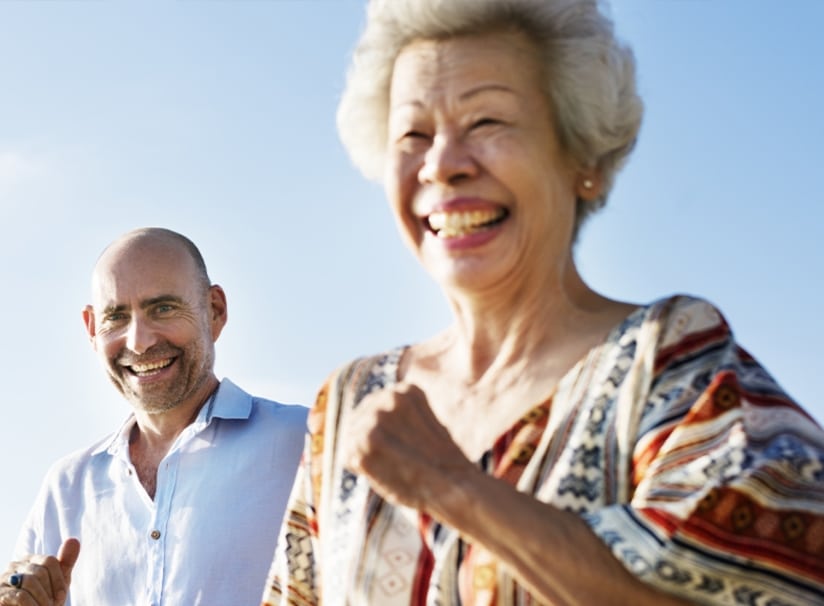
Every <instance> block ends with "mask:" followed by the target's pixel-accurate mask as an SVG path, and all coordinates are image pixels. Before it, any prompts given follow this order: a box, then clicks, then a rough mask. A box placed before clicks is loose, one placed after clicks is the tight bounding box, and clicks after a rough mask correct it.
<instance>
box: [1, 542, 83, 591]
mask: <svg viewBox="0 0 824 606" xmlns="http://www.w3.org/2000/svg"><path fill="white" fill-rule="evenodd" d="M79 554H80V542H79V541H78V540H77V539H66V541H64V542H63V544H62V545H61V546H60V550H59V551H58V552H57V556H56V557H55V556H50V555H31V556H28V557H26V558H24V559H23V560H21V561H19V562H12V563H11V564H9V567H8V568H7V569H6V571H5V573H3V575H2V577H0V579H2V581H3V584H2V585H1V586H0V606H63V604H65V602H66V598H67V597H68V594H69V583H71V575H72V569H73V568H74V564H75V562H77V556H78V555H79ZM12 576H15V577H16V578H15V579H12ZM12 580H15V581H16V584H15V585H12V584H11V582H12Z"/></svg>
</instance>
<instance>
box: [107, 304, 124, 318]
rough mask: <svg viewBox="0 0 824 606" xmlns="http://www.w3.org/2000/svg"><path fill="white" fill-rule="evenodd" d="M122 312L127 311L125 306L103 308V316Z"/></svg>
mask: <svg viewBox="0 0 824 606" xmlns="http://www.w3.org/2000/svg"><path fill="white" fill-rule="evenodd" d="M122 311H126V306H125V305H108V306H106V307H104V308H103V315H104V316H110V315H112V314H116V313H120V312H122Z"/></svg>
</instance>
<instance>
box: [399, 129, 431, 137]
mask: <svg viewBox="0 0 824 606" xmlns="http://www.w3.org/2000/svg"><path fill="white" fill-rule="evenodd" d="M401 138H402V139H426V138H427V135H426V134H425V133H423V132H421V131H419V130H410V131H407V132H405V133H404V134H403V137H401Z"/></svg>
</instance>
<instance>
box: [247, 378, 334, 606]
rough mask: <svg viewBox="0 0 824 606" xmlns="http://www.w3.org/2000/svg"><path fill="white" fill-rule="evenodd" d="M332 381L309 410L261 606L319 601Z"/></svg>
mask: <svg viewBox="0 0 824 606" xmlns="http://www.w3.org/2000/svg"><path fill="white" fill-rule="evenodd" d="M330 383H331V379H330V380H329V381H327V383H325V384H324V386H323V387H322V388H321V390H320V392H319V393H318V396H317V399H316V401H315V404H314V406H313V407H312V408H311V409H310V411H309V414H308V419H307V427H308V432H307V435H306V440H305V444H304V450H303V455H302V457H301V462H300V465H299V467H298V471H297V474H296V476H295V482H294V485H293V487H292V492H291V495H290V497H289V502H288V504H287V506H286V512H285V514H284V518H283V524H282V526H281V530H280V534H279V537H278V545H277V548H276V550H275V555H274V558H273V561H272V566H271V568H270V571H269V575H268V578H267V580H266V585H265V587H264V592H263V599H262V606H287V605H288V606H314V605H316V604H320V587H319V583H318V577H317V575H316V566H317V565H318V564H319V562H318V558H319V553H320V549H319V547H318V519H317V515H316V514H317V505H316V504H317V503H318V502H319V500H320V483H321V470H322V458H323V453H324V425H325V416H326V403H327V398H328V393H329V386H330Z"/></svg>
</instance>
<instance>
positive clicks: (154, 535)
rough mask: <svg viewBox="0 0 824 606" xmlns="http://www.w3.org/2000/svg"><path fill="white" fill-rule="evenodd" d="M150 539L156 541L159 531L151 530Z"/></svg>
mask: <svg viewBox="0 0 824 606" xmlns="http://www.w3.org/2000/svg"><path fill="white" fill-rule="evenodd" d="M151 537H152V538H153V539H154V540H155V541H156V540H157V539H159V538H160V531H159V530H153V531H152V534H151Z"/></svg>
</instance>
